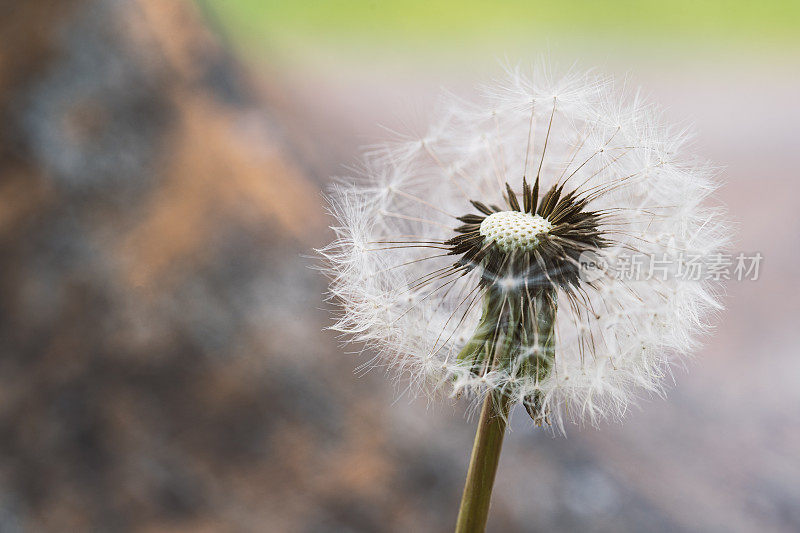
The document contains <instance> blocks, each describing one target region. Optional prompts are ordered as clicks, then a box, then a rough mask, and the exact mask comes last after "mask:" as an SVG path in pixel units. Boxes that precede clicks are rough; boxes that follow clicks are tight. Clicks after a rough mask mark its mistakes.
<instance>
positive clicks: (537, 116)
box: [320, 68, 729, 430]
mask: <svg viewBox="0 0 800 533" xmlns="http://www.w3.org/2000/svg"><path fill="white" fill-rule="evenodd" d="M437 116H438V118H434V119H433V122H432V125H431V127H430V131H428V132H427V133H425V134H424V135H421V136H418V137H416V138H415V137H413V136H411V137H406V138H399V139H398V140H397V141H395V142H392V143H386V144H383V145H380V146H375V147H372V148H371V149H370V150H369V151H368V152H367V153H366V155H365V157H364V160H363V162H362V165H361V167H362V168H361V172H360V173H359V174H358V175H356V176H353V177H349V178H346V179H340V180H338V184H337V185H336V187H335V188H334V190H333V191H332V194H331V195H330V201H331V204H330V211H331V214H332V216H333V218H335V219H336V224H335V225H334V227H333V230H334V232H335V234H336V238H335V240H334V242H332V243H331V244H330V245H329V246H327V247H325V248H324V249H322V250H320V252H321V254H322V256H323V258H324V260H325V267H324V268H325V272H326V273H327V274H328V276H329V277H330V280H331V281H330V298H331V300H332V301H335V302H336V304H337V306H338V309H339V312H338V315H337V319H336V322H335V323H334V325H333V326H332V329H334V330H335V331H337V332H339V333H341V334H342V336H343V338H344V339H345V340H347V341H348V342H354V343H357V344H359V345H361V346H362V347H363V348H364V349H368V350H371V351H373V352H375V354H376V357H375V359H374V361H375V363H374V364H375V365H376V366H384V367H386V368H388V369H390V370H395V371H396V373H397V375H398V376H401V377H403V378H404V379H408V380H409V382H410V383H411V386H412V388H413V389H414V390H418V391H425V392H431V393H436V392H439V391H444V392H449V393H450V394H454V395H466V396H468V397H471V398H474V399H480V398H482V397H483V396H484V395H485V394H487V393H489V392H497V391H500V392H502V393H504V394H507V395H509V396H510V397H511V398H512V400H514V401H516V402H519V403H522V404H523V405H524V406H525V408H526V409H527V410H528V412H529V413H530V414H531V416H532V417H533V418H534V420H538V421H539V422H544V423H550V424H552V425H553V427H555V428H558V429H560V430H563V428H564V424H565V422H566V421H569V420H571V421H574V422H576V423H584V422H586V423H591V424H596V423H598V422H599V421H601V420H603V419H605V418H621V417H623V416H624V415H625V414H626V413H627V412H628V411H629V408H630V405H631V403H633V402H635V401H636V399H637V398H639V397H640V396H641V395H642V394H643V393H644V394H647V393H661V391H662V381H663V378H664V377H665V376H668V375H670V368H671V365H673V364H676V363H678V364H680V363H681V362H682V361H683V360H684V359H685V358H686V357H687V356H689V355H690V354H691V353H692V351H694V350H695V349H696V348H697V347H698V344H699V338H700V336H701V335H702V334H704V333H705V332H707V331H708V330H709V327H710V322H709V320H710V318H711V317H712V315H713V313H714V312H716V311H719V309H721V306H720V304H719V302H718V293H719V287H718V283H717V282H715V281H713V280H710V279H707V278H702V279H686V280H677V279H673V278H669V279H661V278H660V277H657V276H653V277H649V278H645V277H640V278H637V279H626V278H624V277H619V276H615V275H613V273H611V272H605V271H601V272H600V275H598V276H592V277H591V278H587V277H586V276H584V275H583V274H582V271H581V268H582V267H581V258H582V254H585V253H591V254H593V255H594V256H596V257H597V258H599V260H601V262H604V263H608V264H611V263H619V261H621V260H622V259H624V258H625V257H626V256H629V255H631V254H633V255H638V256H644V257H658V258H660V259H663V260H666V261H672V262H673V263H678V262H679V260H680V258H681V257H683V255H686V254H696V255H699V256H701V257H703V258H704V260H705V264H706V265H709V264H712V263H713V257H714V255H713V254H715V253H717V252H719V251H720V250H723V249H724V248H725V246H726V245H727V243H728V240H729V231H728V229H727V225H726V223H725V215H724V212H723V211H722V210H721V209H719V208H717V207H714V206H713V205H710V204H712V201H711V198H710V195H711V194H712V193H713V191H714V190H715V188H716V183H715V179H714V171H713V169H712V167H710V166H709V165H701V164H697V163H695V162H694V158H693V157H691V154H688V155H687V149H686V147H685V144H686V141H687V138H688V135H687V133H686V132H685V131H684V130H680V129H676V128H672V127H670V126H668V125H666V124H665V123H664V122H663V120H662V119H661V117H660V114H659V112H658V110H657V109H656V108H655V107H654V106H651V105H649V104H646V103H645V102H644V101H643V99H642V98H641V97H640V96H639V94H638V93H636V92H634V93H630V92H629V91H626V90H625V89H624V87H623V88H619V87H617V86H615V85H614V83H613V81H612V80H610V79H608V78H604V77H602V76H599V75H595V74H581V73H576V72H572V73H568V74H566V75H564V76H562V77H560V78H559V77H557V76H554V75H553V74H552V73H551V72H550V71H549V69H546V68H539V69H538V70H536V71H534V72H533V74H532V75H531V76H527V75H525V74H524V73H523V72H522V70H521V69H509V70H508V72H507V73H506V75H505V76H504V77H503V78H502V79H500V80H498V81H496V82H494V83H492V84H489V85H487V86H486V87H484V88H483V96H482V97H481V98H479V99H477V100H476V101H474V102H471V101H465V100H463V99H460V98H458V97H455V96H452V95H446V96H445V97H444V98H443V108H442V109H441V112H440V113H439V114H438V115H437Z"/></svg>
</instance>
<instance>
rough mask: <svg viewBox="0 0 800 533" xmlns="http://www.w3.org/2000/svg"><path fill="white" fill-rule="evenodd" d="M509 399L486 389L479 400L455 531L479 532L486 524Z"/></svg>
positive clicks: (463, 532) (460, 532) (504, 430)
mask: <svg viewBox="0 0 800 533" xmlns="http://www.w3.org/2000/svg"><path fill="white" fill-rule="evenodd" d="M510 409H511V401H510V399H509V397H508V396H506V395H504V394H497V393H490V394H487V395H486V400H485V401H484V403H483V409H482V410H481V417H480V420H479V421H478V431H477V432H476V434H475V444H474V445H473V446H472V456H471V458H470V461H469V471H468V472H467V481H466V483H465V484H464V495H463V496H462V497H461V508H460V510H459V512H458V522H457V523H456V533H480V532H482V531H484V530H485V528H486V519H487V518H488V516H489V503H490V500H491V498H492V486H493V485H494V478H495V474H496V473H497V464H498V463H499V462H500V450H501V449H502V447H503V437H504V436H505V432H506V425H507V423H508V413H509V411H510Z"/></svg>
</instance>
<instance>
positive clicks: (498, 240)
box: [480, 211, 553, 252]
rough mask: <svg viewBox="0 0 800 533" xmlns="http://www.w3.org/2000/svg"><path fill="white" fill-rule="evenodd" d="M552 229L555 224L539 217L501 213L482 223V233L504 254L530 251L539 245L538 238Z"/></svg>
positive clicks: (527, 214)
mask: <svg viewBox="0 0 800 533" xmlns="http://www.w3.org/2000/svg"><path fill="white" fill-rule="evenodd" d="M552 227H553V224H552V223H550V221H549V220H547V219H545V218H542V217H541V216H539V215H533V214H531V213H521V212H519V211H500V212H499V213H494V214H492V215H489V216H488V217H486V218H485V219H484V221H483V222H481V228H480V233H481V235H483V236H484V237H486V239H487V240H489V241H492V242H494V243H495V244H496V245H497V246H498V247H500V249H501V250H503V251H504V252H511V251H512V250H523V251H529V250H533V249H534V248H536V246H537V245H538V244H539V239H537V238H536V236H537V235H539V234H541V233H547V232H548V231H550V229H551V228H552Z"/></svg>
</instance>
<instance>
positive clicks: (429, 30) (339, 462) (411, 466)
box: [0, 0, 800, 532]
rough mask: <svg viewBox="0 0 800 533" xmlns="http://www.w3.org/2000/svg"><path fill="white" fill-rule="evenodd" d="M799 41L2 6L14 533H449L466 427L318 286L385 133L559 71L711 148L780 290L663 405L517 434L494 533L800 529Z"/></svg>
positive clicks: (456, 9) (763, 299)
mask: <svg viewBox="0 0 800 533" xmlns="http://www.w3.org/2000/svg"><path fill="white" fill-rule="evenodd" d="M798 28H800V3H798V2H796V1H791V2H789V1H787V2H780V1H778V0H766V1H762V2H749V1H745V0H730V1H721V0H719V1H701V2H697V1H689V0H674V1H672V2H669V3H665V2H657V1H654V0H645V1H642V2H628V1H615V2H613V1H609V2H591V1H588V0H583V1H578V2H572V3H563V2H561V3H559V2H529V1H522V0H518V1H510V2H493V3H485V2H478V1H473V0H461V1H458V2H456V1H444V2H431V1H422V0H411V1H401V0H387V1H381V2H375V1H368V0H341V1H332V0H318V1H315V2H303V1H296V2H276V1H264V0H198V1H196V2H192V1H191V0H26V1H25V2H20V1H15V0H0V531H2V532H16V531H35V532H36V531H42V532H51V531H52V532H64V531H113V532H117V531H153V532H156V531H208V532H211V531H232V532H234V531H235V532H238V531H244V532H247V531H266V532H373V531H374V532H383V531H391V532H394V531H398V532H438V531H449V530H451V528H452V526H453V524H454V521H455V515H456V512H457V506H458V502H459V500H460V493H461V488H462V483H463V479H464V476H465V473H466V466H467V461H468V456H469V452H470V448H471V443H472V437H473V434H474V421H470V420H467V419H466V418H465V415H464V413H465V407H466V405H465V404H463V403H460V402H456V401H454V400H448V399H443V400H440V401H435V402H428V401H426V400H413V399H409V398H406V397H402V396H401V397H400V399H399V400H397V398H398V393H399V390H400V387H398V386H396V385H393V384H392V383H391V382H390V381H388V380H386V379H385V376H383V375H382V374H381V373H380V372H374V373H371V374H367V375H366V376H363V377H357V376H356V375H355V374H354V371H353V369H354V368H355V366H356V365H357V364H359V363H361V362H363V360H364V359H357V358H354V357H353V356H351V355H348V354H346V353H344V350H342V349H341V348H340V347H339V346H337V343H336V340H335V338H334V337H333V336H332V335H331V334H329V333H327V332H325V331H323V328H324V327H325V325H326V324H327V323H328V317H327V312H326V311H325V310H324V309H325V307H326V304H324V303H323V301H322V293H323V292H324V290H325V282H324V280H323V279H322V277H321V276H320V275H319V274H318V273H317V272H315V271H314V270H312V269H310V268H308V266H309V265H311V264H313V263H314V261H315V260H314V259H307V258H306V257H307V256H308V255H311V254H313V251H312V249H313V247H315V246H319V245H322V244H325V243H326V242H327V241H328V240H329V239H330V238H331V235H330V233H329V230H328V229H327V224H328V223H329V220H328V219H327V218H326V215H325V212H324V201H323V197H322V191H324V189H325V187H326V185H327V183H328V182H329V180H330V177H331V176H333V175H346V174H347V173H348V171H347V165H351V164H353V163H355V162H356V161H357V157H358V152H359V147H360V146H361V145H364V144H368V143H372V142H376V141H380V140H383V139H385V138H387V137H388V135H389V134H387V133H386V131H385V130H383V129H381V126H380V125H383V126H386V127H388V128H392V129H399V130H402V131H414V130H415V129H416V130H419V129H421V128H422V127H423V126H424V125H425V124H426V122H427V116H428V114H429V113H430V112H431V110H432V109H433V108H434V104H435V100H436V97H437V96H438V94H439V88H440V87H442V86H445V87H448V88H451V89H453V90H455V91H456V92H459V93H461V94H465V95H469V94H470V93H471V92H472V91H474V86H475V85H476V83H479V82H482V81H485V80H487V79H489V78H491V77H492V76H494V75H496V74H498V73H499V72H500V71H501V68H500V62H504V61H508V62H510V63H512V64H515V63H518V62H521V63H523V64H525V63H532V62H534V61H536V60H537V59H539V58H541V57H543V56H544V57H547V58H549V59H550V61H551V62H552V63H554V64H556V65H560V66H561V67H569V66H571V65H572V64H573V63H577V65H578V66H580V67H583V68H590V67H597V68H598V69H599V70H600V71H602V72H605V73H610V74H615V75H619V76H627V78H628V80H629V83H630V85H633V86H641V87H642V88H643V93H644V94H646V95H648V96H650V97H652V99H653V100H655V101H657V102H660V103H661V104H663V105H664V106H665V108H666V115H667V118H668V119H669V120H671V121H673V122H679V123H684V124H692V125H693V126H694V128H695V130H696V132H697V133H698V136H697V141H696V142H695V148H696V151H697V153H698V154H700V156H701V157H703V158H708V159H711V160H713V161H714V162H715V163H717V164H718V165H719V166H720V176H721V179H722V181H723V183H724V185H723V187H722V188H721V190H720V191H719V194H718V197H717V200H718V201H720V202H723V203H725V204H726V205H727V206H728V207H729V209H730V211H731V216H732V218H733V219H734V220H736V221H737V242H736V245H735V248H736V251H737V252H738V251H742V252H746V253H753V252H761V253H762V254H763V256H764V261H763V263H762V267H761V276H760V279H759V280H758V281H741V282H739V281H730V282H729V283H728V284H727V286H726V289H727V295H726V304H727V306H728V311H727V312H726V313H724V314H723V315H721V316H720V318H719V320H718V324H719V325H718V328H717V330H716V332H715V334H714V335H713V336H710V337H709V338H708V339H707V342H706V346H705V348H704V349H703V350H702V351H701V352H700V353H699V354H698V356H697V360H696V361H695V362H694V364H692V365H691V371H690V372H689V373H685V372H683V371H678V372H677V383H676V384H675V386H673V387H672V388H671V390H670V392H669V397H668V399H667V400H663V399H658V398H655V399H652V400H650V401H646V402H644V403H643V405H642V409H641V410H636V411H634V412H632V413H630V416H629V418H628V420H627V421H626V423H625V425H624V426H620V425H618V424H606V425H604V426H602V427H600V428H599V429H594V428H582V429H581V428H571V429H570V430H569V434H568V437H567V438H561V437H553V435H552V434H550V433H548V432H547V431H542V430H539V429H536V428H534V427H532V424H531V423H530V421H529V420H528V419H527V417H526V416H524V413H517V415H518V416H516V417H514V419H513V420H512V432H511V433H510V434H509V435H508V437H507V440H506V444H505V449H504V453H503V457H502V460H501V463H500V470H499V474H498V480H497V486H496V490H495V496H494V503H493V507H492V512H491V516H490V519H489V531H493V532H536V531H593V532H594V531H597V532H606V531H607V532H619V531H656V532H657V531H665V532H666V531H670V532H671V531H687V532H689V531H711V532H716V531H719V532H723V531H724V532H738V531H759V532H766V531H779V532H784V531H785V532H794V531H799V530H800V460H798V450H800V357H798V350H800V329H798V327H797V321H798V317H800V303H799V302H800V299H798V296H800V284H798V282H797V278H796V275H795V274H796V270H797V265H798V264H800V246H798V244H800V243H799V242H798V235H800V211H798V209H797V204H796V199H797V194H798V192H797V191H798V186H799V185H800V176H798V168H800V151H798V150H797V142H798V138H799V137H800V126H798V124H800V31H798ZM396 400H397V401H396Z"/></svg>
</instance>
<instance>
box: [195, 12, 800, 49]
mask: <svg viewBox="0 0 800 533" xmlns="http://www.w3.org/2000/svg"><path fill="white" fill-rule="evenodd" d="M198 1H199V2H200V3H201V5H203V6H204V8H205V9H207V10H208V11H209V12H210V13H212V14H213V15H214V16H216V17H219V19H220V20H221V21H222V22H223V24H224V26H225V27H226V28H227V29H228V30H229V32H230V33H231V34H232V35H234V36H235V40H236V41H238V42H243V43H248V44H251V45H253V44H255V45H264V44H265V43H268V44H269V45H270V46H272V47H274V48H276V49H280V48H285V47H298V46H299V47H307V48H311V49H314V48H319V47H328V46H335V47H342V48H347V47H352V48H358V47H359V46H362V47H363V46H364V45H365V44H369V45H374V46H386V47H398V46H402V47H406V48H410V49H413V48H418V47H423V48H427V47H430V46H435V47H438V48H440V49H446V48H448V47H458V48H459V49H462V50H463V49H465V48H466V49H469V48H475V49H477V48H480V47H482V46H484V45H485V44H487V43H493V44H505V45H508V46H512V47H513V45H514V44H523V43H530V42H532V41H538V42H546V43H551V44H555V45H560V44H561V43H564V42H570V41H575V40H580V41H586V40H588V41H597V40H598V39H602V40H603V41H604V42H607V43H611V44H612V45H618V46H623V47H627V46H630V45H631V44H634V45H637V46H645V47H650V48H653V47H654V46H662V45H664V44H668V45H670V46H677V47H694V46H698V45H700V46H702V45H710V46H712V47H713V46H714V45H716V46H720V45H721V46H725V47H731V46H733V47H738V48H742V49H747V48H750V47H757V48H760V49H764V48H767V49H774V50H787V49H789V50H793V49H796V48H797V45H798V44H800V31H799V29H800V1H798V0H783V1H782V0H764V1H753V0H706V1H704V0H672V1H670V2H664V1H656V0H642V1H632V0H628V1H621V0H618V1H591V0H578V1H573V2H544V1H523V0H510V1H504V2H486V1H479V0H445V1H430V0H383V1H375V0H317V1H287V0H283V1H275V0H198Z"/></svg>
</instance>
